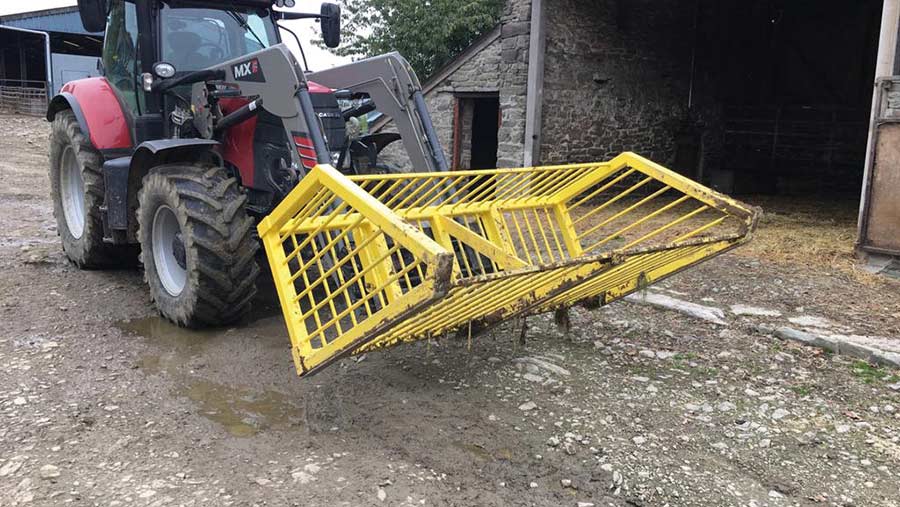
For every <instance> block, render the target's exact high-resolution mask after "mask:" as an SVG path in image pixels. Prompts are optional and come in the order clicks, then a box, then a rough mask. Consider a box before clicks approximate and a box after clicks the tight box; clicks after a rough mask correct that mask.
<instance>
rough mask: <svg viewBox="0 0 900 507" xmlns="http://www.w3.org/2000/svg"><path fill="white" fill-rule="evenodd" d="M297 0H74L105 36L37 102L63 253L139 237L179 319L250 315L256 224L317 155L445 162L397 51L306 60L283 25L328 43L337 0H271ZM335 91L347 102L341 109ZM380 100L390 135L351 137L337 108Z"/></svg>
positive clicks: (349, 166)
mask: <svg viewBox="0 0 900 507" xmlns="http://www.w3.org/2000/svg"><path fill="white" fill-rule="evenodd" d="M293 3H294V2H293V0H215V1H213V0H78V6H79V12H80V14H81V19H82V23H83V25H84V27H85V29H87V30H88V31H91V32H97V31H102V30H105V32H106V38H105V42H104V47H103V54H102V58H101V62H100V66H101V77H96V78H88V79H81V80H76V81H71V82H69V83H66V84H65V86H63V88H62V89H61V92H60V93H59V94H58V95H57V96H56V97H54V98H53V99H52V100H51V102H50V105H49V107H48V111H47V120H48V121H50V122H52V128H51V136H50V179H51V184H52V185H53V189H52V190H53V192H52V193H53V197H54V212H55V215H56V218H57V225H58V228H59V231H60V236H61V239H62V243H63V250H64V251H65V252H66V255H67V256H68V257H69V258H70V259H71V260H72V261H73V262H74V263H75V264H76V265H78V266H80V267H85V268H89V267H101V266H104V265H108V264H109V263H110V261H111V260H113V259H116V258H120V257H123V256H127V255H128V254H127V252H128V251H129V248H130V247H133V246H134V245H136V244H137V245H140V260H141V263H142V264H143V266H144V274H145V278H146V280H147V283H148V285H149V286H150V294H151V297H152V298H153V301H154V302H155V303H156V305H157V307H158V308H159V310H160V313H162V314H163V315H164V316H166V317H167V318H168V319H170V320H171V321H173V322H176V323H178V324H180V325H185V326H204V325H222V324H226V323H230V322H234V321H236V320H239V319H240V318H241V316H242V315H244V314H245V313H246V311H247V310H248V309H249V305H250V301H251V300H252V299H253V294H254V293H255V290H256V289H255V280H256V277H257V275H258V273H259V269H258V266H257V263H256V260H255V252H256V250H257V249H258V246H259V244H258V242H257V238H256V237H255V236H254V233H253V225H254V224H256V223H257V222H260V221H262V220H263V219H264V218H265V217H267V216H270V215H271V214H272V213H274V212H275V210H276V209H277V208H278V207H279V206H281V204H282V203H283V202H285V200H286V198H287V196H288V195H290V194H293V193H295V191H296V190H297V189H298V188H299V187H301V186H302V185H301V183H302V181H303V180H304V179H305V178H306V176H307V175H308V174H309V173H311V172H312V171H313V170H314V168H315V167H317V166H333V167H335V168H336V169H337V170H338V171H340V172H343V173H359V172H360V171H357V170H356V168H355V167H354V165H353V164H354V162H355V161H356V160H357V159H358V158H360V157H357V156H356V155H359V154H360V153H362V154H366V153H371V154H373V158H372V160H374V155H377V151H378V149H379V147H383V146H384V144H385V143H386V142H390V141H391V140H393V141H396V140H402V142H403V144H404V147H405V149H406V152H407V153H408V154H409V155H410V158H411V161H412V163H413V164H414V165H415V166H416V167H417V168H418V169H419V170H425V171H431V170H446V169H447V162H446V158H445V157H444V154H443V150H442V148H441V145H440V141H439V140H438V137H437V134H436V132H435V130H434V125H433V124H432V122H431V118H430V116H429V115H428V111H427V107H426V106H425V102H424V97H423V95H422V89H421V84H420V83H419V81H418V79H417V78H416V76H415V74H414V72H413V71H412V68H411V67H410V66H409V63H408V62H407V61H406V60H405V59H403V57H402V56H400V55H399V54H397V53H389V54H386V55H381V56H377V57H373V58H368V59H365V60H362V61H359V62H353V63H350V64H347V65H343V66H340V67H335V68H332V69H327V70H323V71H319V72H315V73H312V72H309V69H308V68H307V66H306V64H305V63H306V62H305V57H303V54H302V46H301V48H300V49H301V53H300V55H299V58H298V57H297V56H295V55H294V54H293V53H292V52H291V51H290V49H288V47H287V46H285V45H284V44H282V41H281V35H280V33H281V31H282V29H283V30H284V32H285V33H289V34H293V32H291V31H290V30H289V29H287V28H285V27H282V26H280V22H281V21H283V20H296V19H310V20H315V21H317V22H319V23H320V25H321V29H322V35H323V39H324V42H325V45H326V46H329V47H336V46H337V45H338V44H339V43H340V8H339V7H338V6H337V5H335V4H330V3H323V4H322V6H321V9H320V11H319V12H316V13H297V12H288V11H282V10H279V8H283V7H292V6H293ZM295 37H296V36H295ZM297 43H298V44H300V41H299V40H297ZM339 96H340V97H346V98H347V99H349V100H351V101H356V107H349V108H347V109H348V110H347V111H342V110H341V108H340V106H339V102H338V97H339ZM376 106H377V108H378V109H379V111H380V112H382V113H384V114H385V115H386V116H388V117H390V118H392V119H393V120H394V121H395V125H396V127H397V129H398V131H399V134H395V135H393V137H391V136H390V135H388V136H386V137H385V136H382V137H383V138H378V139H375V138H374V137H366V136H355V137H354V138H353V139H352V142H351V141H348V140H347V128H346V123H347V120H348V119H350V118H352V117H353V116H354V115H362V114H366V113H367V111H370V109H371V108H372V107H376ZM348 115H349V116H348ZM367 143H369V144H368V145H370V146H373V147H374V149H372V150H369V149H368V148H367ZM351 146H353V147H354V150H353V151H354V153H355V155H354V156H351V150H350V147H351ZM368 165H373V164H368ZM368 165H367V167H368ZM340 172H339V173H338V174H340Z"/></svg>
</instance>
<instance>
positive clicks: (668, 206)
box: [587, 195, 691, 250]
mask: <svg viewBox="0 0 900 507" xmlns="http://www.w3.org/2000/svg"><path fill="white" fill-rule="evenodd" d="M690 198H691V197H690V196H687V195H684V196H681V198H679V199H676V200H674V201H672V202H670V203H669V204H666V205H665V206H663V207H661V208H659V209H658V210H656V211H654V212H651V213H650V214H648V215H646V216H644V217H643V218H641V219H640V220H637V221H635V222H633V223H631V224H630V225H627V226H625V227H623V228H621V229H619V230H618V231H616V232H614V233H612V234H610V235H609V236H607V237H606V238H604V239H603V240H601V241H598V242H597V243H594V244H593V245H591V247H590V248H588V249H587V250H593V249H595V248H597V247H599V246H601V245H605V244H606V243H608V242H609V241H611V240H612V239H613V238H616V237H618V236H621V235H622V234H625V233H626V232H628V231H630V230H631V229H634V228H635V227H637V226H639V225H641V224H643V223H644V222H646V221H647V220H651V219H653V218H654V217H656V216H659V215H660V214H661V213H665V212H666V211H668V210H670V209H672V208H674V207H675V206H678V205H679V204H681V203H683V202H684V201H686V200H688V199H690Z"/></svg>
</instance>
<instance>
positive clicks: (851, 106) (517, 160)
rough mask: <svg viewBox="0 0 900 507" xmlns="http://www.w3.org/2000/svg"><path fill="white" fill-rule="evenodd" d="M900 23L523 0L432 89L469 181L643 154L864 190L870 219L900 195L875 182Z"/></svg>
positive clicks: (895, 219)
mask: <svg viewBox="0 0 900 507" xmlns="http://www.w3.org/2000/svg"><path fill="white" fill-rule="evenodd" d="M883 14H884V15H883ZM897 17H898V9H897V1H896V0H853V1H851V0H750V1H748V0H690V1H683V0H509V2H508V4H507V6H506V8H505V11H504V13H503V15H502V18H501V20H500V23H499V24H498V25H497V26H496V27H495V28H494V29H493V30H491V31H490V32H488V33H486V34H484V35H482V36H481V37H480V38H479V39H478V40H476V41H475V42H474V43H473V44H472V45H471V46H470V47H469V48H468V49H467V50H466V51H464V52H463V53H462V54H460V55H458V56H457V57H456V58H454V59H453V60H452V61H450V62H449V63H447V64H446V65H445V66H444V67H443V68H441V69H439V70H438V71H437V72H436V73H435V74H434V75H433V76H431V77H429V78H428V79H427V80H426V82H425V83H424V84H423V87H424V88H425V92H426V100H427V102H428V104H429V107H430V109H431V112H432V115H433V116H434V120H435V124H436V127H437V129H438V132H439V136H440V138H441V141H442V144H443V147H444V150H445V151H446V152H447V153H448V156H449V159H450V160H452V166H453V167H454V168H458V169H469V168H484V167H497V166H499V167H518V166H522V165H526V166H528V165H537V164H556V163H572V162H589V161H597V160H606V159H609V158H611V157H613V156H615V155H616V154H618V153H620V152H622V151H635V152H637V153H640V154H642V155H645V156H647V157H649V158H651V159H653V160H656V161H658V162H660V163H662V164H664V165H667V166H669V167H670V168H672V169H675V170H677V171H679V172H681V173H683V174H685V175H687V176H689V177H692V178H695V179H698V180H700V181H703V182H704V183H706V184H709V185H711V186H713V187H715V188H717V189H719V190H722V191H724V192H727V193H733V194H738V195H740V194H777V195H803V196H822V197H824V196H838V197H840V198H845V199H854V200H855V199H857V198H858V196H859V195H861V191H862V195H863V196H864V199H863V213H862V215H863V216H865V215H866V214H867V213H869V211H868V207H867V204H866V203H867V199H866V198H865V197H866V195H868V194H871V193H872V188H870V187H871V185H870V183H871V182H872V181H876V180H877V181H880V182H882V183H881V184H890V185H895V186H892V187H890V189H889V193H891V192H893V193H896V192H898V191H900V177H895V176H891V177H884V176H883V177H882V178H880V180H879V179H877V178H875V177H874V176H873V175H872V174H870V173H872V172H874V171H867V170H866V168H867V167H868V166H870V165H875V164H874V163H868V162H867V161H869V162H871V160H869V159H871V158H872V157H868V158H867V153H869V151H868V150H867V140H869V139H870V137H872V136H870V126H872V125H874V123H877V122H873V119H874V118H875V117H874V116H873V110H875V109H879V110H884V109H886V107H882V106H881V105H880V104H876V107H875V108H873V103H872V100H873V84H874V83H875V79H876V66H877V65H879V64H880V66H879V67H878V70H877V71H878V75H879V76H891V75H894V74H897V73H898V72H896V71H895V70H894V68H893V61H894V53H895V51H896V45H897V44H896V41H897ZM886 60H889V63H887V64H885V63H884V62H885V61H886ZM886 86H887V85H886ZM889 97H890V98H892V100H893V99H896V97H900V92H896V91H895V92H891V93H887V92H886V93H885V94H884V100H885V101H886V100H887V99H888V98H889ZM876 98H877V97H876ZM896 101H900V99H896ZM888 109H889V108H888ZM890 111H893V110H890ZM374 128H376V129H378V128H387V129H389V128H390V126H389V122H388V123H386V124H376V125H375V127H374ZM869 144H870V145H871V144H872V143H871V142H869ZM386 157H387V159H388V160H386V161H387V162H389V163H395V164H399V165H403V163H404V162H403V156H402V155H399V154H398V153H397V152H391V153H388V154H387V155H386ZM898 158H900V157H898ZM864 175H866V176H865V177H864ZM885 182H889V183H885ZM876 193H877V192H876ZM882 193H883V192H882ZM882 208H884V206H882ZM889 208H890V207H889ZM894 208H896V207H894ZM885 213H887V214H888V216H887V217H886V218H885V217H882V218H880V219H879V220H877V223H878V224H879V227H880V229H879V230H891V231H893V233H894V236H895V237H898V238H900V211H898V210H897V209H889V210H887V211H885ZM862 223H863V221H861V224H862ZM885 223H886V224H887V225H886V226H884V224H885ZM885 228H886V229H885ZM862 232H863V231H862V229H861V233H862ZM860 243H861V246H865V244H866V240H865V237H864V234H861V241H860ZM888 250H890V249H888ZM895 252H900V245H897V246H896V251H895Z"/></svg>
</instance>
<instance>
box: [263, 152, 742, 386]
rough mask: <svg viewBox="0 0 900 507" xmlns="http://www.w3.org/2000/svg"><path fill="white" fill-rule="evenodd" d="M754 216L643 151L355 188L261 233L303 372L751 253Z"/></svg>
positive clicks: (311, 201)
mask: <svg viewBox="0 0 900 507" xmlns="http://www.w3.org/2000/svg"><path fill="white" fill-rule="evenodd" d="M755 224H756V214H755V212H753V211H752V210H751V209H749V208H748V207H746V206H744V205H742V204H740V203H738V202H737V201H734V200H732V199H730V198H728V197H726V196H723V195H721V194H718V193H716V192H713V191H712V190H710V189H708V188H705V187H703V186H702V185H699V184H697V183H695V182H693V181H691V180H689V179H687V178H685V177H683V176H681V175H678V174H676V173H674V172H672V171H669V170H668V169H665V168H663V167H661V166H659V165H657V164H655V163H653V162H651V161H649V160H646V159H644V158H642V157H640V156H638V155H635V154H632V153H625V154H622V155H620V156H618V157H616V158H615V159H613V160H611V161H609V162H605V163H598V164H572V165H562V166H552V167H539V168H525V169H495V170H487V171H454V172H446V173H428V174H401V175H388V176H383V175H381V176H359V177H351V178H348V177H345V176H343V175H341V174H339V173H338V172H337V171H335V170H334V169H333V168H332V167H330V166H324V165H323V166H318V167H316V168H315V169H314V170H313V171H312V172H311V173H310V174H309V175H308V176H307V177H306V178H304V180H303V181H302V182H301V183H300V185H298V187H297V188H296V189H294V191H292V192H291V194H290V195H289V196H288V197H287V198H286V199H285V200H284V202H282V203H281V204H280V205H279V206H278V208H277V209H276V210H275V211H274V212H273V213H272V215H270V216H269V217H267V218H266V219H265V220H263V221H262V222H261V223H260V225H259V234H260V237H261V238H262V239H263V243H264V245H265V248H266V252H267V255H268V257H269V262H270V265H271V268H272V273H273V276H274V277H275V284H276V288H277V290H278V293H279V298H280V300H281V305H282V308H283V311H284V314H285V320H286V322H287V327H288V330H289V333H290V336H291V341H292V350H293V353H294V359H295V362H296V365H297V369H298V372H299V373H300V374H301V375H302V374H306V373H309V372H312V371H315V370H317V369H318V368H321V367H322V366H324V365H326V364H328V363H329V362H330V361H332V360H334V359H337V358H339V357H341V356H343V355H345V354H348V353H351V352H361V351H367V350H371V349H374V348H380V347H385V346H390V345H393V344H396V343H399V342H402V341H410V340H416V339H422V338H427V337H432V336H439V335H441V334H443V333H446V332H449V331H452V330H454V329H458V328H460V327H462V326H464V325H466V324H468V323H470V322H473V321H482V322H493V321H498V320H502V319H506V318H511V317H515V316H519V315H528V314H534V313H540V312H546V311H549V310H552V309H554V308H559V307H564V306H569V305H572V304H576V303H578V302H580V301H584V300H589V299H594V298H602V301H601V302H602V303H608V302H610V301H613V300H615V299H617V298H620V297H622V296H624V295H626V294H628V293H630V292H633V291H634V290H637V289H638V288H640V287H641V286H643V285H646V284H649V283H653V282H655V281H658V280H659V279H661V278H664V277H666V276H670V275H671V274H673V273H675V272H678V271H680V270H682V269H685V268H687V267H689V266H692V265H694V264H696V263H698V262H700V261H702V260H705V259H708V258H710V257H712V256H715V255H718V254H720V253H722V252H724V251H727V250H729V249H731V248H734V247H735V246H737V245H739V244H741V243H743V242H745V241H747V240H748V239H749V237H750V234H751V232H752V231H753V229H754V228H755Z"/></svg>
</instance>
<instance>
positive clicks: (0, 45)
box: [0, 29, 47, 87]
mask: <svg viewBox="0 0 900 507" xmlns="http://www.w3.org/2000/svg"><path fill="white" fill-rule="evenodd" d="M46 81H47V51H46V42H45V39H44V37H43V36H41V35H40V34H35V33H29V32H22V31H18V30H7V29H0V84H2V85H3V86H24V87H42V86H43V85H44V83H45V82H46Z"/></svg>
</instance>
